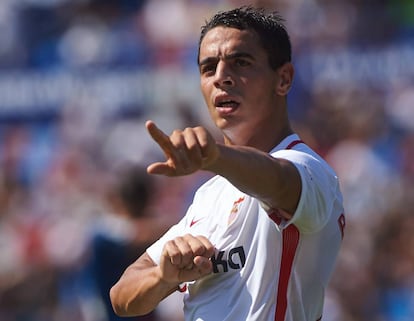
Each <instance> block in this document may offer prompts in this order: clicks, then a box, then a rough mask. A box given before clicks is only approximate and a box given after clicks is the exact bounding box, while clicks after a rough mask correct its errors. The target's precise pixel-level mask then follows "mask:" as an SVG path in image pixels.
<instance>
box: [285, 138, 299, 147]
mask: <svg viewBox="0 0 414 321" xmlns="http://www.w3.org/2000/svg"><path fill="white" fill-rule="evenodd" d="M301 143H303V141H302V140H294V141H293V142H291V143H290V144H289V145H287V146H286V148H285V149H292V148H293V147H294V146H296V145H297V144H301Z"/></svg>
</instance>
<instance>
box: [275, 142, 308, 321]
mask: <svg viewBox="0 0 414 321" xmlns="http://www.w3.org/2000/svg"><path fill="white" fill-rule="evenodd" d="M301 143H303V141H302V140H294V141H293V142H291V143H290V144H289V145H287V146H286V149H292V148H293V147H294V146H296V145H298V144H301ZM269 217H270V218H271V219H272V221H274V222H275V223H276V224H278V225H279V224H280V223H281V221H282V218H281V216H280V214H279V213H278V211H272V212H271V213H269ZM299 238H300V233H299V230H298V229H297V227H296V226H295V225H293V224H292V225H289V226H288V227H287V228H286V229H284V230H283V232H282V259H281V262H280V271H279V285H278V288H277V298H276V312H275V321H284V320H285V317H286V310H287V305H288V300H287V292H288V285H289V279H290V275H291V273H292V266H293V260H294V259H295V255H296V250H297V248H298V244H299Z"/></svg>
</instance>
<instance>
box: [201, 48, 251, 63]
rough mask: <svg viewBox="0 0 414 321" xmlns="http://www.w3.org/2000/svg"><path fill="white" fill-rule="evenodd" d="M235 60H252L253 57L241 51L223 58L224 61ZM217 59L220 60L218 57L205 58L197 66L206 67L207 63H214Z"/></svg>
mask: <svg viewBox="0 0 414 321" xmlns="http://www.w3.org/2000/svg"><path fill="white" fill-rule="evenodd" d="M236 58H249V59H252V60H254V57H253V56H252V55H251V54H249V53H247V52H242V51H240V52H234V53H230V54H228V55H225V56H224V59H225V60H231V59H236ZM219 59H220V58H219V57H216V56H214V57H207V58H204V59H203V60H200V62H199V63H198V65H199V66H203V65H207V64H209V63H213V62H216V61H217V60H219Z"/></svg>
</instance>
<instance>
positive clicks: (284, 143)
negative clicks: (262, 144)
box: [270, 134, 300, 153]
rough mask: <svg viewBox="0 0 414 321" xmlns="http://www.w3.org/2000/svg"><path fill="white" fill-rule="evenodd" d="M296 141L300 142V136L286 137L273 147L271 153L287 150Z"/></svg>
mask: <svg viewBox="0 0 414 321" xmlns="http://www.w3.org/2000/svg"><path fill="white" fill-rule="evenodd" d="M295 140H300V138H299V135H298V134H291V135H289V136H286V137H285V138H284V139H283V140H282V141H281V142H280V143H279V144H278V145H277V146H276V147H273V149H272V150H271V151H270V153H274V152H277V151H279V150H282V149H286V148H287V147H288V146H289V145H290V144H291V143H293V142H294V141H295Z"/></svg>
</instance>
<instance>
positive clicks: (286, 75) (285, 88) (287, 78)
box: [276, 62, 295, 96]
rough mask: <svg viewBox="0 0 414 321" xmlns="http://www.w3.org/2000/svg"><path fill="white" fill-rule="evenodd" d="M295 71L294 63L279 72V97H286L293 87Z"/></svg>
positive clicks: (277, 87)
mask: <svg viewBox="0 0 414 321" xmlns="http://www.w3.org/2000/svg"><path fill="white" fill-rule="evenodd" d="M294 74H295V69H294V67H293V65H292V63H290V62H287V63H285V64H284V65H282V66H281V67H279V69H278V70H277V82H276V93H277V94H278V95H279V96H286V95H287V94H288V92H289V90H290V88H291V87H292V83H293V76H294Z"/></svg>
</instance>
